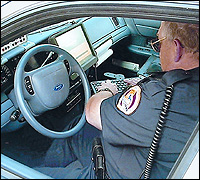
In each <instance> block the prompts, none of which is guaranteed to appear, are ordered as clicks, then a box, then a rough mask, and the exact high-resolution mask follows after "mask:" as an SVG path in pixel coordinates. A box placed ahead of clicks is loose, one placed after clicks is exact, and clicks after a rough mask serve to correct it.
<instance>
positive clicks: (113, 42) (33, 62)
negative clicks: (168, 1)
mask: <svg viewBox="0 0 200 180" xmlns="http://www.w3.org/2000/svg"><path fill="white" fill-rule="evenodd" d="M135 22H137V24H135ZM142 23H143V21H140V20H136V19H135V20H130V19H125V18H116V17H86V18H80V19H73V20H70V21H65V22H61V23H59V24H55V25H52V26H49V27H46V28H42V29H39V30H37V31H34V32H31V33H29V34H27V35H25V36H23V37H20V38H18V39H16V40H14V41H12V42H10V43H8V44H3V45H2V47H1V107H2V108H1V119H2V120H1V127H4V126H5V125H6V124H9V122H10V121H11V120H10V116H11V114H13V113H15V112H16V111H17V110H18V105H17V103H16V99H15V94H14V75H15V71H16V68H17V64H18V62H19V61H20V59H21V58H22V56H23V55H24V54H25V53H26V52H27V51H28V50H29V49H31V48H32V47H35V46H36V45H40V44H53V45H56V46H59V47H60V48H62V49H64V50H66V51H67V52H69V53H70V54H71V55H72V56H73V57H74V58H75V59H76V60H77V62H78V63H79V64H80V65H81V67H82V68H83V70H84V71H85V72H86V73H87V72H88V71H89V70H90V69H93V70H94V71H95V70H96V69H97V68H99V67H101V65H102V64H104V62H106V60H107V59H108V58H109V57H111V56H112V55H113V54H114V53H116V52H115V51H114V50H113V49H114V48H113V47H114V46H117V44H118V43H119V42H121V41H123V40H124V39H126V38H128V37H130V36H131V35H133V36H137V35H138V36H140V37H141V38H144V37H145V36H147V37H148V36H150V35H149V29H150V30H151V36H152V37H154V36H156V32H157V29H158V27H159V23H158V22H157V21H155V22H154V21H153V22H152V23H150V22H149V21H148V23H150V25H149V26H150V27H151V28H149V26H146V27H145V26H144V24H142ZM130 27H135V30H133V28H130ZM152 27H154V30H152V29H153V28H152ZM138 29H139V30H140V32H142V34H141V33H140V32H139V31H138ZM145 33H146V34H145ZM129 50H130V52H131V53H137V54H142V55H147V56H150V55H152V54H153V53H154V52H153V51H152V49H151V48H150V47H149V46H148V43H147V45H145V46H144V45H143V44H141V40H140V41H138V42H137V43H136V44H135V43H134V44H132V43H131V45H130V46H129ZM57 57H58V55H57V54H56V53H54V52H40V53H37V54H35V55H34V56H32V57H31V58H30V59H29V61H28V63H27V65H26V67H25V71H27V72H29V71H33V70H34V69H37V68H39V67H41V66H44V65H46V64H48V63H52V62H54V61H56V59H57ZM65 65H66V68H67V70H68V71H69V66H68V63H67V62H66V63H65ZM70 78H71V79H70V94H69V98H68V99H67V100H66V106H67V111H70V110H71V109H72V108H73V107H74V106H75V105H76V104H77V103H78V102H80V101H81V91H80V90H78V88H79V86H80V85H81V81H80V79H79V77H77V76H76V75H75V76H71V77H70ZM95 78H96V77H95ZM96 80H97V79H96ZM20 119H23V115H20V117H19V120H20ZM21 122H23V121H21ZM15 124H16V125H15V126H14V128H13V127H12V128H11V131H13V130H15V129H18V128H19V127H20V126H21V124H23V123H19V122H18V121H15ZM7 129H8V128H7Z"/></svg>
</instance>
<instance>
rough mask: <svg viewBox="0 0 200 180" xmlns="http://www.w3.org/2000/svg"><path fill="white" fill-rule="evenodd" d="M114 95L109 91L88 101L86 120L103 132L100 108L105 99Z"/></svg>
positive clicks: (95, 95) (102, 92)
mask: <svg viewBox="0 0 200 180" xmlns="http://www.w3.org/2000/svg"><path fill="white" fill-rule="evenodd" d="M111 96H112V94H111V93H110V92H109V91H101V92H99V93H96V94H94V95H93V96H92V97H91V98H90V99H89V101H88V103H87V105H86V109H85V113H86V120H87V122H88V123H90V124H91V125H93V126H95V127H96V128H97V129H99V130H102V125H101V116H100V107H101V103H102V101H103V100H104V99H107V98H109V97H111Z"/></svg>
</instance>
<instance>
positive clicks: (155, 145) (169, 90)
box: [140, 84, 174, 179]
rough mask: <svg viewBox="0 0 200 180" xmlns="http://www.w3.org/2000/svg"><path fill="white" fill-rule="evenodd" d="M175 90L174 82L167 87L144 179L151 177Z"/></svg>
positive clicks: (144, 171)
mask: <svg viewBox="0 0 200 180" xmlns="http://www.w3.org/2000/svg"><path fill="white" fill-rule="evenodd" d="M173 90H174V87H173V84H172V85H170V86H168V87H167V89H166V92H165V99H164V103H163V107H162V110H161V112H160V119H159V121H158V123H157V127H156V132H155V134H154V138H153V141H152V143H151V147H150V150H149V154H148V158H147V161H146V165H145V169H144V170H143V172H142V174H141V175H140V178H141V176H142V175H143V174H144V179H149V177H150V173H151V168H152V165H153V160H154V157H155V155H156V152H157V149H158V146H159V142H160V138H161V136H162V130H163V127H164V123H165V120H166V119H165V118H166V116H167V111H168V108H169V105H170V102H171V98H172V94H173Z"/></svg>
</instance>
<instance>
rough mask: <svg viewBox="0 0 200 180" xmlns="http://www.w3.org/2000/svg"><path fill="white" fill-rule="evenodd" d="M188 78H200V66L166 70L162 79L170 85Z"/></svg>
mask: <svg viewBox="0 0 200 180" xmlns="http://www.w3.org/2000/svg"><path fill="white" fill-rule="evenodd" d="M188 78H193V79H194V80H199V67H198V68H194V69H191V70H187V71H186V70H183V69H175V70H171V71H168V72H165V73H164V75H163V77H162V81H163V82H165V83H166V84H167V86H168V85H171V84H174V83H176V82H178V81H182V80H185V79H188Z"/></svg>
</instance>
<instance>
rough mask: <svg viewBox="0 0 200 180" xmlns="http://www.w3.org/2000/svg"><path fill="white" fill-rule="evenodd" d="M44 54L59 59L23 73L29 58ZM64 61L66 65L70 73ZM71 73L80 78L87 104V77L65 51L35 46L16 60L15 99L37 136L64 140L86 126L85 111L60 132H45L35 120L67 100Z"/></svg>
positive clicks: (47, 46) (45, 129)
mask: <svg viewBox="0 0 200 180" xmlns="http://www.w3.org/2000/svg"><path fill="white" fill-rule="evenodd" d="M43 51H46V52H51V51H52V52H55V53H57V54H58V58H57V59H56V60H55V61H54V62H52V63H50V64H47V65H45V66H41V67H39V68H37V69H34V70H32V71H30V72H26V71H25V66H26V64H27V62H28V61H29V59H30V58H31V57H32V56H34V55H35V54H37V53H39V52H43ZM64 60H67V61H68V63H69V67H70V71H69V73H68V71H67V68H66V66H65V63H64ZM73 73H77V74H78V75H79V76H80V78H81V81H82V84H83V89H84V96H85V105H86V103H87V101H88V100H89V98H90V95H91V92H90V86H89V82H88V80H87V76H86V74H85V72H84V70H83V69H82V68H81V66H80V65H79V63H78V62H77V61H76V60H75V59H74V58H73V56H71V55H70V54H69V53H68V52H66V51H65V50H63V49H61V48H59V47H57V46H55V45H50V44H44V45H38V46H35V47H33V48H32V49H30V50H29V51H27V52H26V53H25V54H24V55H23V56H22V58H21V60H20V61H19V63H18V65H17V68H16V72H15V78H14V92H15V96H16V100H17V103H18V106H19V109H20V111H21V112H22V114H23V115H24V117H25V119H26V120H27V122H28V123H29V124H30V125H31V126H32V127H33V128H34V129H35V130H36V131H38V132H39V133H41V134H43V135H45V136H48V137H50V138H66V137H69V136H72V135H74V134H75V133H77V132H78V131H79V130H80V129H81V128H82V127H83V125H84V124H85V112H83V114H82V116H81V118H80V120H79V121H78V123H77V124H76V125H75V126H74V127H73V128H72V129H70V130H66V131H63V132H57V131H52V130H50V129H47V128H46V127H44V126H42V125H41V124H40V123H39V122H38V121H37V120H36V119H35V117H34V116H38V115H40V114H42V113H44V112H45V111H49V110H51V109H55V108H57V107H58V106H60V105H61V104H62V103H63V102H64V101H65V100H66V99H67V97H68V94H69V88H70V83H69V76H70V75H72V74H73Z"/></svg>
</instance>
